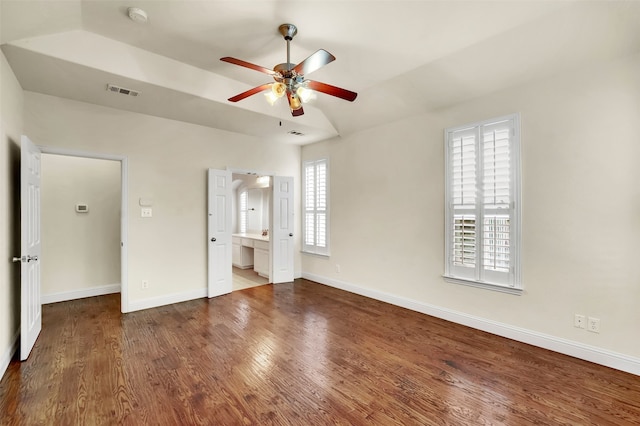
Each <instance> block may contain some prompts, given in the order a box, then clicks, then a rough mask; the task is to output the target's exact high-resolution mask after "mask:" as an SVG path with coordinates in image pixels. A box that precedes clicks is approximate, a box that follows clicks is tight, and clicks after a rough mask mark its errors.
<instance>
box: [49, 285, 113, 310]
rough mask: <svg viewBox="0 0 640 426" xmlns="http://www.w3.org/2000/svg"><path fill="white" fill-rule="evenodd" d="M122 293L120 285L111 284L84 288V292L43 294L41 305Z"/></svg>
mask: <svg viewBox="0 0 640 426" xmlns="http://www.w3.org/2000/svg"><path fill="white" fill-rule="evenodd" d="M111 293H120V284H109V285H103V286H100V287H92V288H83V289H82V290H72V291H63V292H60V293H51V294H41V295H40V303H42V304H43V305H46V304H48V303H57V302H66V301H67V300H76V299H83V298H85V297H93V296H102V295H104V294H111Z"/></svg>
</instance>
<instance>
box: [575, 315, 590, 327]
mask: <svg viewBox="0 0 640 426" xmlns="http://www.w3.org/2000/svg"><path fill="white" fill-rule="evenodd" d="M573 326H574V327H577V328H587V319H586V318H585V316H584V315H580V314H575V316H574V317H573Z"/></svg>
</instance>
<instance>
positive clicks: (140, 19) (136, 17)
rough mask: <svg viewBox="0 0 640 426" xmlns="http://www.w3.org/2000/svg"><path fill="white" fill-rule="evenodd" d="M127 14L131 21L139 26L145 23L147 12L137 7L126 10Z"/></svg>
mask: <svg viewBox="0 0 640 426" xmlns="http://www.w3.org/2000/svg"><path fill="white" fill-rule="evenodd" d="M127 14H128V15H129V18H131V20H132V21H134V22H137V23H139V24H144V23H145V22H147V19H149V18H148V17H147V12H145V11H144V10H142V9H140V8H137V7H130V8H129V9H127Z"/></svg>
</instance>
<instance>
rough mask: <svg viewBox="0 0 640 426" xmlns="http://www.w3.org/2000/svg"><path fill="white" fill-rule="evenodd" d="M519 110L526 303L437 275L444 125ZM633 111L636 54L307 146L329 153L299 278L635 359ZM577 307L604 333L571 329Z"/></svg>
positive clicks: (637, 278) (639, 222)
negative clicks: (324, 253) (323, 250)
mask: <svg viewBox="0 0 640 426" xmlns="http://www.w3.org/2000/svg"><path fill="white" fill-rule="evenodd" d="M514 112H520V113H521V119H522V168H523V173H522V176H523V188H522V194H523V226H522V228H523V256H522V258H523V283H524V288H525V292H524V295H522V296H515V295H508V294H503V293H498V292H493V291H488V290H482V289H478V288H473V287H467V286H461V285H456V284H450V283H446V282H444V281H443V279H442V277H441V275H442V274H443V272H444V253H443V251H444V203H443V200H444V188H443V185H444V145H443V144H444V143H443V130H444V129H445V128H446V127H450V126H454V125H460V124H465V123H469V122H474V121H477V120H482V119H487V118H491V117H497V116H501V115H505V114H509V113H514ZM639 117H640V56H638V55H636V56H633V57H627V58H622V59H617V60H611V61H610V62H607V63H600V64H595V65H591V66H588V67H583V68H581V69H578V70H575V71H573V72H570V73H566V74H563V75H557V76H554V77H552V78H547V79H544V80H542V81H538V82H534V83H530V84H527V85H525V86H522V87H517V88H512V89H509V90H505V91H502V92H499V93H495V94H493V95H490V96H485V97H482V98H479V99H476V100H474V101H471V102H467V103H464V104H461V105H458V106H456V107H454V108H450V109H446V110H443V111H439V112H437V113H434V114H431V115H427V114H424V115H420V116H415V117H410V118H407V119H405V120H402V121H400V122H396V123H392V124H387V125H382V126H380V127H378V128H375V129H372V130H368V131H364V132H360V133H357V134H354V135H352V136H350V137H347V138H344V139H336V140H332V141H327V142H322V143H318V144H313V145H309V146H305V147H303V150H302V158H303V160H306V159H313V158H317V157H321V156H328V157H329V158H330V165H331V171H330V173H331V182H332V183H333V185H332V187H331V257H330V258H322V257H318V256H306V255H303V259H302V268H303V271H304V272H305V274H311V275H313V276H316V277H322V278H323V279H324V280H325V281H331V280H333V282H334V283H343V284H344V283H346V284H348V285H352V286H357V287H359V288H360V289H365V290H366V291H373V292H376V293H377V294H383V293H384V294H387V295H391V296H393V297H397V298H404V299H405V300H410V301H414V302H418V303H419V304H420V303H421V304H424V305H429V306H435V307H436V308H438V309H442V310H443V312H444V311H453V312H457V313H461V314H462V315H465V316H473V317H477V318H481V319H484V320H486V321H487V324H491V323H492V322H497V323H500V324H506V325H507V326H509V327H512V328H513V329H514V330H515V329H522V330H527V331H531V332H533V333H538V334H540V335H545V336H553V337H554V338H557V339H559V341H560V340H561V341H563V342H565V341H570V342H578V343H580V344H582V345H583V346H584V347H596V348H601V349H603V350H606V351H610V352H611V353H617V354H623V355H626V356H630V357H635V359H636V360H637V359H638V357H640V339H638V324H640V309H638V301H639V300H640V269H638V268H637V262H638V259H639V258H640V244H638V238H640V167H638V159H640V142H639V141H640V139H639V137H638V135H640V119H639ZM337 182H339V183H340V184H339V185H338V184H336V183H337ZM336 264H340V265H341V272H340V273H339V274H338V273H336V268H335V265H336ZM398 300H399V299H398ZM574 313H581V314H584V315H589V316H594V317H597V318H600V319H601V332H600V334H595V333H589V332H587V331H586V330H583V329H578V328H574V327H573V316H574ZM635 362H636V364H637V365H640V364H638V361H635ZM639 371H640V370H639Z"/></svg>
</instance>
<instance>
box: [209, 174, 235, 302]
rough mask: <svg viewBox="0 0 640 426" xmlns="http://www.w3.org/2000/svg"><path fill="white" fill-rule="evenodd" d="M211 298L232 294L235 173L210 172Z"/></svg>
mask: <svg viewBox="0 0 640 426" xmlns="http://www.w3.org/2000/svg"><path fill="white" fill-rule="evenodd" d="M208 177H209V182H208V197H207V198H208V226H207V229H208V232H207V234H208V238H207V241H208V245H209V249H208V295H209V297H215V296H220V295H222V294H227V293H231V290H232V286H233V282H232V269H231V268H232V265H231V248H232V246H231V232H232V231H231V171H229V170H216V169H209V176H208Z"/></svg>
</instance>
